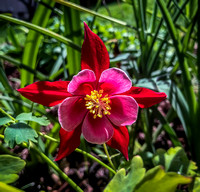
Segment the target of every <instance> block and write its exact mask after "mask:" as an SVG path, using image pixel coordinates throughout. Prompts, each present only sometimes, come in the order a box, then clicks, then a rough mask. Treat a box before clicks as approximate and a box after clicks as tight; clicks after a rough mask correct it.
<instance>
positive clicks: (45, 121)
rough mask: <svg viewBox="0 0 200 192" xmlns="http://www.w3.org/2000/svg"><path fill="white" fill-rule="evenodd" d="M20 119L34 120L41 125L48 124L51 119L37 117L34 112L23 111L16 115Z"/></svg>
mask: <svg viewBox="0 0 200 192" xmlns="http://www.w3.org/2000/svg"><path fill="white" fill-rule="evenodd" d="M16 120H18V121H34V122H36V123H38V124H40V125H43V126H47V125H49V123H50V121H49V120H48V119H47V118H46V117H36V116H33V114H32V113H21V114H19V115H18V116H17V117H16Z"/></svg>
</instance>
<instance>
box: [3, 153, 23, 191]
mask: <svg viewBox="0 0 200 192" xmlns="http://www.w3.org/2000/svg"><path fill="white" fill-rule="evenodd" d="M25 164H26V163H25V161H24V160H22V159H20V158H19V157H13V156H11V155H0V182H4V183H13V182H15V181H16V180H17V179H18V175H17V174H16V173H19V172H20V171H21V170H22V169H23V168H24V166H25ZM0 189H1V185H0ZM0 191H1V190H0Z"/></svg>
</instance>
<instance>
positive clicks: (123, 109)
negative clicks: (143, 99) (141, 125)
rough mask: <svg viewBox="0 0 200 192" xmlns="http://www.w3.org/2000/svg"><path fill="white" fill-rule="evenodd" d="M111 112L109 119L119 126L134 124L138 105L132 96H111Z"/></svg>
mask: <svg viewBox="0 0 200 192" xmlns="http://www.w3.org/2000/svg"><path fill="white" fill-rule="evenodd" d="M110 100H111V105H110V106H111V110H110V113H111V114H110V115H108V118H109V119H110V120H111V122H112V123H114V124H115V125H117V126H125V125H131V124H133V123H134V122H135V121H136V119H137V114H138V104H137V102H136V101H135V99H133V98H132V97H130V96H125V95H116V96H111V97H110Z"/></svg>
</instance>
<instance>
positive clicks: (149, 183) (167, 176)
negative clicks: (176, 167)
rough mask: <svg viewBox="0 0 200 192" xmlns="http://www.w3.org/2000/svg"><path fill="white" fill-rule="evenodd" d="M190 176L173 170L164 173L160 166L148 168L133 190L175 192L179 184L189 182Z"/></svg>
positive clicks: (141, 191)
mask: <svg viewBox="0 0 200 192" xmlns="http://www.w3.org/2000/svg"><path fill="white" fill-rule="evenodd" d="M191 181H192V178H190V177H184V176H182V175H179V174H177V173H174V172H168V173H165V171H164V170H163V169H162V167H161V166H157V167H154V168H153V169H150V170H149V171H148V172H147V173H146V175H145V177H144V178H143V180H142V181H141V182H140V183H139V184H138V185H137V187H136V190H135V191H134V192H149V191H153V192H169V191H170V192H175V191H176V188H177V186H178V185H179V184H189V183H191Z"/></svg>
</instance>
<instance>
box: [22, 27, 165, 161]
mask: <svg viewBox="0 0 200 192" xmlns="http://www.w3.org/2000/svg"><path fill="white" fill-rule="evenodd" d="M84 26H85V38H84V42H83V45H82V50H81V68H82V71H80V72H79V73H78V74H77V75H76V76H74V77H73V79H72V80H71V81H70V82H68V81H55V82H48V81H41V82H36V83H33V84H31V85H28V86H26V87H25V88H21V89H18V91H19V92H20V93H21V94H22V95H23V96H24V97H26V98H28V99H30V100H31V101H33V102H36V103H39V104H42V105H45V106H48V107H51V106H54V105H57V104H59V103H61V104H60V106H59V109H58V119H59V122H60V124H61V126H62V128H61V129H60V147H59V152H58V156H57V158H56V160H60V159H62V158H63V157H65V156H67V155H69V154H70V153H71V152H73V151H74V150H75V148H77V147H78V146H79V145H80V135H81V133H82V134H83V136H84V138H85V139H86V140H87V141H88V142H90V143H95V144H102V143H107V145H109V146H110V147H112V148H115V149H118V150H119V151H121V152H122V153H123V155H124V156H125V158H126V159H128V144H129V134H128V130H127V128H126V127H125V126H126V125H131V124H133V123H134V122H135V121H136V119H137V113H138V106H140V107H141V108H146V107H150V106H152V105H155V104H157V103H159V102H161V101H163V100H164V99H165V98H166V94H165V93H158V92H154V91H152V90H149V89H146V88H139V87H132V83H131V80H130V79H129V78H128V76H127V75H126V74H125V73H124V72H123V71H122V70H121V69H117V68H111V69H109V64H110V63H109V55H108V52H107V50H106V47H105V45H104V43H103V42H102V40H101V39H100V38H99V37H98V36H97V35H96V34H94V33H93V32H92V31H91V30H90V29H89V27H88V26H87V25H86V24H85V23H84Z"/></svg>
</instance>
